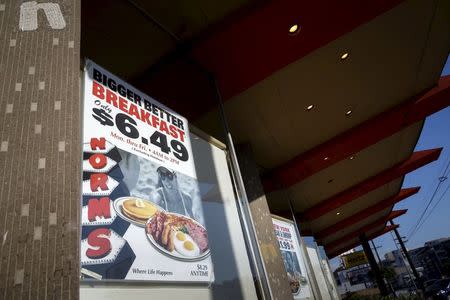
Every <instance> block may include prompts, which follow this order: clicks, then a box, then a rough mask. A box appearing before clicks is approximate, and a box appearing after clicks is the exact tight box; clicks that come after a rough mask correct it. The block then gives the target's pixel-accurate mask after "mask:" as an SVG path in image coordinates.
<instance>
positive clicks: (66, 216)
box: [0, 0, 81, 299]
mask: <svg viewBox="0 0 450 300" xmlns="http://www.w3.org/2000/svg"><path fill="white" fill-rule="evenodd" d="M79 81H80V1H68V0H60V1H54V0H53V1H50V0H49V1H39V2H36V1H13V0H6V1H5V0H3V1H1V0H0V299H46V298H49V299H77V298H78V293H79V275H78V274H79V258H78V252H79V246H78V245H79V238H78V232H79V216H78V211H79V207H80V200H79V199H80V174H81V173H80V167H81V160H80V158H81V149H80V148H81V136H80V135H81V123H80V86H79ZM46 296H47V297H46Z"/></svg>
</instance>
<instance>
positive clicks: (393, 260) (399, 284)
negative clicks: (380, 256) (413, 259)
mask: <svg viewBox="0 0 450 300" xmlns="http://www.w3.org/2000/svg"><path fill="white" fill-rule="evenodd" d="M382 265H383V267H384V268H391V269H393V270H394V272H395V279H394V280H392V279H391V280H389V283H390V284H391V285H392V287H393V288H394V289H395V290H398V289H405V288H411V287H412V282H411V277H412V275H411V274H412V271H411V267H410V266H409V264H408V262H407V260H406V259H405V258H404V257H403V253H402V252H401V251H400V250H394V251H391V252H387V253H386V254H384V260H383V261H382Z"/></svg>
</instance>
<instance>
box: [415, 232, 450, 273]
mask: <svg viewBox="0 0 450 300" xmlns="http://www.w3.org/2000/svg"><path fill="white" fill-rule="evenodd" d="M408 252H409V254H410V256H411V259H412V261H413V263H414V266H415V267H416V269H418V271H420V272H421V275H422V276H423V277H424V280H431V279H439V278H442V277H448V276H450V238H441V239H437V240H432V241H428V242H426V243H425V245H424V246H423V247H420V248H416V249H412V250H410V251H408Z"/></svg>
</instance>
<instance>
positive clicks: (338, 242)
mask: <svg viewBox="0 0 450 300" xmlns="http://www.w3.org/2000/svg"><path fill="white" fill-rule="evenodd" d="M407 211H408V210H407V209H402V210H394V211H392V212H391V213H390V214H389V215H388V216H387V217H383V218H380V219H378V220H376V221H375V222H372V223H370V224H368V225H366V226H364V227H362V228H360V229H357V230H355V231H353V232H351V233H349V234H347V235H345V236H343V237H341V238H338V239H337V240H334V241H332V242H329V243H328V244H325V245H323V246H324V247H325V248H326V249H327V250H333V249H337V248H339V246H341V245H342V244H345V243H346V242H348V241H351V240H352V239H354V238H357V237H359V236H360V235H361V234H363V233H366V232H370V231H371V230H373V229H374V228H376V227H379V226H380V225H383V224H386V222H387V221H389V220H392V219H395V218H397V217H399V216H401V215H404V214H405V213H406V212H407Z"/></svg>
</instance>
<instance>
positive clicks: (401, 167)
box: [302, 148, 442, 221]
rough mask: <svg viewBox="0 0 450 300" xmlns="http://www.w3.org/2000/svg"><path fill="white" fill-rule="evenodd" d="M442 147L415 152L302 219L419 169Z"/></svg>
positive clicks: (320, 213)
mask: <svg viewBox="0 0 450 300" xmlns="http://www.w3.org/2000/svg"><path fill="white" fill-rule="evenodd" d="M441 151H442V148H437V149H431V150H423V151H417V152H414V153H413V154H412V155H411V156H410V158H409V159H407V160H406V161H404V162H402V163H400V164H397V165H395V166H394V167H392V168H389V169H387V170H385V171H383V172H381V173H379V174H377V175H375V176H373V177H370V178H368V179H366V180H364V181H362V182H360V183H359V184H357V185H355V186H352V187H351V188H349V189H347V190H345V191H343V192H340V193H339V194H337V195H335V196H332V197H330V198H328V199H326V200H324V201H322V202H320V203H319V204H317V205H314V206H313V207H311V208H309V209H307V210H305V211H304V212H303V213H302V220H308V221H310V220H313V219H316V218H318V217H320V216H323V215H324V214H326V213H328V212H331V211H332V210H335V209H337V208H339V207H341V206H343V205H345V204H347V203H349V202H351V201H354V200H356V199H357V198H358V197H361V196H362V195H364V194H367V193H369V192H371V191H373V190H375V189H377V188H379V187H380V186H382V185H385V184H386V183H389V182H391V181H392V180H394V179H396V178H398V177H400V176H403V175H405V174H407V173H409V172H411V171H413V170H415V169H418V168H420V167H422V166H424V165H426V164H428V163H430V162H432V161H435V160H436V159H438V158H439V155H440V154H441Z"/></svg>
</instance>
